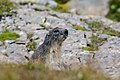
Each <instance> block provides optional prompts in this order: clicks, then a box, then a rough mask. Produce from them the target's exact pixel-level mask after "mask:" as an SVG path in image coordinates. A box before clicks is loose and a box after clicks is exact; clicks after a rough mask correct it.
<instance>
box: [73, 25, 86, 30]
mask: <svg viewBox="0 0 120 80" xmlns="http://www.w3.org/2000/svg"><path fill="white" fill-rule="evenodd" d="M74 28H75V29H76V30H81V31H87V30H86V29H85V28H84V27H82V26H74Z"/></svg>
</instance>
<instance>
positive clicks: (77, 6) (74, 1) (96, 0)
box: [68, 0, 109, 16]
mask: <svg viewBox="0 0 120 80" xmlns="http://www.w3.org/2000/svg"><path fill="white" fill-rule="evenodd" d="M108 2H109V0H71V1H70V2H68V5H70V6H71V7H72V8H73V10H74V11H76V13H77V14H80V15H99V16H106V15H107V13H108V11H109V4H108Z"/></svg>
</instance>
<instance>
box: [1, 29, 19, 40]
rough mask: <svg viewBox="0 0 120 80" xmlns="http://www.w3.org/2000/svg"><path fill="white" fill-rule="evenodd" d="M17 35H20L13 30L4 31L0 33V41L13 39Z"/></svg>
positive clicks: (17, 36)
mask: <svg viewBox="0 0 120 80" xmlns="http://www.w3.org/2000/svg"><path fill="white" fill-rule="evenodd" d="M19 37H20V36H19V35H18V34H16V33H15V32H10V31H5V32H3V33H1V34H0V41H5V40H15V39H17V38H19Z"/></svg>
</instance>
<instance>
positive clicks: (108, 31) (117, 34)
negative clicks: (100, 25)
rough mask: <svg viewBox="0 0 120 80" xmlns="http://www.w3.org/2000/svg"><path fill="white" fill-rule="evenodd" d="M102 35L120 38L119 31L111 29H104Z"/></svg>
mask: <svg viewBox="0 0 120 80" xmlns="http://www.w3.org/2000/svg"><path fill="white" fill-rule="evenodd" d="M103 34H107V35H110V36H118V37H120V32H119V31H115V30H113V29H112V28H105V29H104V31H103Z"/></svg>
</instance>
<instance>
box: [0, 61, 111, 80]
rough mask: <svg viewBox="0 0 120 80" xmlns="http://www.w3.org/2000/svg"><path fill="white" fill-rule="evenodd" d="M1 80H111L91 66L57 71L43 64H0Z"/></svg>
mask: <svg viewBox="0 0 120 80" xmlns="http://www.w3.org/2000/svg"><path fill="white" fill-rule="evenodd" d="M0 69H1V71H0V80H110V79H109V78H107V77H106V76H104V75H103V74H102V72H101V71H100V70H96V69H95V68H93V67H90V66H83V67H82V68H80V69H75V70H69V71H68V70H65V71H55V70H50V69H48V67H47V66H45V65H43V64H31V63H29V64H26V65H15V64H5V65H0Z"/></svg>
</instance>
